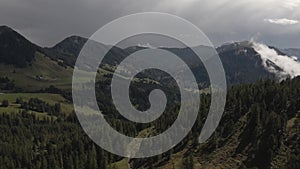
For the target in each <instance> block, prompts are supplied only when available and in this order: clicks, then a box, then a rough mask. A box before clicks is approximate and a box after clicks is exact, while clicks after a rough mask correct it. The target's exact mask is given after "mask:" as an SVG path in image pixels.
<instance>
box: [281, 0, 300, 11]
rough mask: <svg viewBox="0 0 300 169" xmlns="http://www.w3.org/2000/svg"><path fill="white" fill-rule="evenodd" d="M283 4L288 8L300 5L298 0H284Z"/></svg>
mask: <svg viewBox="0 0 300 169" xmlns="http://www.w3.org/2000/svg"><path fill="white" fill-rule="evenodd" d="M283 6H284V7H285V8H288V9H291V10H293V9H295V8H297V7H299V6H300V0H284V1H283Z"/></svg>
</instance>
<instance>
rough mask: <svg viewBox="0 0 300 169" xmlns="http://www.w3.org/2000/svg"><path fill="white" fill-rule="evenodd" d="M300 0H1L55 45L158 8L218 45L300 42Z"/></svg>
mask: <svg viewBox="0 0 300 169" xmlns="http://www.w3.org/2000/svg"><path fill="white" fill-rule="evenodd" d="M299 5H300V0H261V1H253V0H239V1H234V2H233V1H231V0H218V1H211V0H151V1H149V0H113V1H112V0H51V1H49V0H1V1H0V25H8V26H12V27H13V28H15V29H18V30H19V31H20V32H21V33H22V34H25V35H26V36H27V37H28V38H30V39H31V40H33V41H34V42H36V43H39V44H41V45H47V46H52V45H54V44H55V43H57V42H58V41H60V40H62V38H64V37H66V36H70V35H74V34H75V35H81V36H86V37H88V36H90V35H91V34H93V33H94V32H95V31H96V30H97V29H99V28H100V27H101V26H103V25H105V24H106V23H108V22H110V21H112V20H114V19H116V18H118V17H121V16H124V15H128V14H132V13H136V12H149V11H155V12H166V13H171V14H175V15H178V16H180V17H183V18H185V19H187V20H189V21H191V22H192V23H194V24H195V25H196V26H198V27H199V28H200V29H202V30H203V31H204V32H205V33H206V34H207V35H208V37H209V38H210V39H211V40H212V42H213V43H214V44H215V45H217V46H218V45H221V44H222V43H224V42H228V41H241V40H248V39H250V38H251V37H253V36H256V35H259V36H257V37H256V39H258V40H259V41H262V42H264V43H267V44H270V45H274V46H279V47H300V40H299V36H300V24H292V23H295V21H299V20H300V10H298V9H299V7H300V6H299ZM270 18H271V19H273V20H269V22H266V20H265V19H270ZM274 18H275V19H276V18H277V20H274ZM278 18H279V19H280V18H285V19H284V20H282V19H281V20H279V19H278ZM288 20H289V21H288ZM270 22H274V24H270ZM275 23H277V24H281V25H282V24H285V25H286V26H284V27H283V26H280V25H276V24H275Z"/></svg>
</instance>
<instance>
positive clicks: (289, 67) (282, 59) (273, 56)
mask: <svg viewBox="0 0 300 169" xmlns="http://www.w3.org/2000/svg"><path fill="white" fill-rule="evenodd" d="M253 48H254V49H255V51H256V52H257V53H258V54H259V55H260V57H261V59H262V61H263V66H264V67H265V68H266V70H268V71H269V72H271V73H275V74H276V75H277V76H279V77H280V78H285V77H287V76H290V77H292V78H293V77H296V76H299V75H300V62H299V61H298V60H297V58H296V57H289V56H285V55H279V54H278V53H277V52H276V51H275V50H274V49H271V48H269V47H268V46H266V45H264V44H260V43H253ZM270 62H271V63H273V64H274V65H273V64H269V63H270ZM275 65H276V66H275ZM276 67H279V68H280V69H281V70H279V69H278V68H276Z"/></svg>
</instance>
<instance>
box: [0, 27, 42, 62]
mask: <svg viewBox="0 0 300 169" xmlns="http://www.w3.org/2000/svg"><path fill="white" fill-rule="evenodd" d="M37 50H39V47H38V46H37V45H35V44H33V43H31V42H30V41H28V40H27V39H25V38H24V37H23V36H22V35H20V34H19V33H17V32H16V31H14V30H12V29H11V28H9V27H7V26H0V62H1V63H5V64H12V65H15V66H17V67H26V66H27V65H30V64H31V63H32V62H33V60H34V55H35V52H36V51H37Z"/></svg>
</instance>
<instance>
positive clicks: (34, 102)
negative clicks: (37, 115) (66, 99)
mask: <svg viewBox="0 0 300 169" xmlns="http://www.w3.org/2000/svg"><path fill="white" fill-rule="evenodd" d="M16 103H20V104H21V108H22V109H25V110H33V111H37V112H41V113H44V112H47V113H48V114H49V115H55V116H58V115H60V113H61V106H60V104H59V103H55V104H54V105H50V104H49V103H47V102H45V101H42V100H40V99H38V98H31V99H29V101H28V102H25V101H22V100H21V99H19V98H17V100H16Z"/></svg>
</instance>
